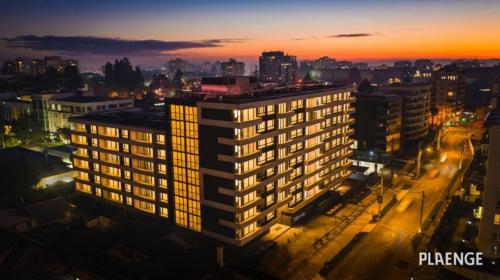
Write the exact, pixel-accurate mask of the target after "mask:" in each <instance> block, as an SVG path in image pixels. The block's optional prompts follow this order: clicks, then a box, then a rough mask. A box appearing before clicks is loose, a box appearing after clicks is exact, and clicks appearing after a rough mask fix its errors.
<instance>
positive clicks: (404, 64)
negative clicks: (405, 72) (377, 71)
mask: <svg viewBox="0 0 500 280" xmlns="http://www.w3.org/2000/svg"><path fill="white" fill-rule="evenodd" d="M412 66H413V63H412V62H411V61H409V60H399V61H395V62H394V67H396V68H411V67H412Z"/></svg>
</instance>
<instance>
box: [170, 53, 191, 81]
mask: <svg viewBox="0 0 500 280" xmlns="http://www.w3.org/2000/svg"><path fill="white" fill-rule="evenodd" d="M191 67H192V65H191V63H189V62H187V61H186V60H184V59H181V58H176V59H172V60H169V61H168V62H167V64H166V65H165V68H166V69H167V75H168V76H169V77H173V76H174V75H175V73H176V72H177V70H180V71H181V72H182V73H185V72H187V71H190V70H191Z"/></svg>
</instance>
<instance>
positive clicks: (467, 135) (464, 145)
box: [458, 117, 470, 170]
mask: <svg viewBox="0 0 500 280" xmlns="http://www.w3.org/2000/svg"><path fill="white" fill-rule="evenodd" d="M469 131H470V118H469V117H467V132H466V133H465V139H464V144H463V146H462V150H461V151H460V162H459V163H458V169H459V170H460V169H462V167H463V163H464V153H465V147H466V146H467V140H468V139H469Z"/></svg>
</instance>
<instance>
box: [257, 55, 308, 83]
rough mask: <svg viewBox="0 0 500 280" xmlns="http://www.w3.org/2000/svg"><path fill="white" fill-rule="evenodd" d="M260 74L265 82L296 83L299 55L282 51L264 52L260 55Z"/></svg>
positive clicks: (261, 79)
mask: <svg viewBox="0 0 500 280" xmlns="http://www.w3.org/2000/svg"><path fill="white" fill-rule="evenodd" d="M259 75H260V81H261V82H265V83H278V84H288V83H294V82H296V81H297V75H298V65H297V57H295V56H292V55H285V54H284V53H283V52H282V51H271V52H263V53H262V55H261V56H260V57H259Z"/></svg>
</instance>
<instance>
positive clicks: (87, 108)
mask: <svg viewBox="0 0 500 280" xmlns="http://www.w3.org/2000/svg"><path fill="white" fill-rule="evenodd" d="M47 105H48V107H47V111H48V113H47V117H48V131H49V132H57V131H58V130H59V129H62V128H70V123H69V122H68V118H70V117H75V116H82V115H85V114H89V113H95V112H104V111H117V110H124V109H130V108H132V107H134V100H133V99H132V98H126V99H118V98H109V97H101V96H76V95H75V96H70V97H66V98H62V99H49V100H48V103H47Z"/></svg>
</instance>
